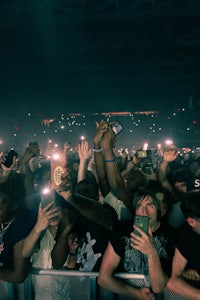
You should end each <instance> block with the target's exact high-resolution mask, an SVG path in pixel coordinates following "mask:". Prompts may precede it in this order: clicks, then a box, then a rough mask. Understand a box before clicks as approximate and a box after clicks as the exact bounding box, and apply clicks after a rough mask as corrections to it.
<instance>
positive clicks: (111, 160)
mask: <svg viewBox="0 0 200 300" xmlns="http://www.w3.org/2000/svg"><path fill="white" fill-rule="evenodd" d="M114 161H115V159H105V160H104V162H114Z"/></svg>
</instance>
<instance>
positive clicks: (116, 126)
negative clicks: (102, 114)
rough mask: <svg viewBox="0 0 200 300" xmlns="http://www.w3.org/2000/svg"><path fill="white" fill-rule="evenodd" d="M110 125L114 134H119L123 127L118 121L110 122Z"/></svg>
mask: <svg viewBox="0 0 200 300" xmlns="http://www.w3.org/2000/svg"><path fill="white" fill-rule="evenodd" d="M111 127H112V130H113V131H114V133H115V134H116V135H117V134H119V133H120V132H121V131H122V130H123V129H124V127H123V126H122V124H121V123H120V122H119V121H115V122H114V123H112V124H111Z"/></svg>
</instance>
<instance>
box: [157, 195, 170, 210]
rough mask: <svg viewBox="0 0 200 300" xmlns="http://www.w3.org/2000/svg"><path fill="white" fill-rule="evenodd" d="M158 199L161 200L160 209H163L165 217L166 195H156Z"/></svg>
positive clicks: (166, 207)
mask: <svg viewBox="0 0 200 300" xmlns="http://www.w3.org/2000/svg"><path fill="white" fill-rule="evenodd" d="M156 198H157V199H158V200H159V202H160V209H161V215H162V216H164V215H165V214H166V213H167V209H168V206H167V203H166V202H165V195H164V193H161V192H159V193H156Z"/></svg>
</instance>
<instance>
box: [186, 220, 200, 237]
mask: <svg viewBox="0 0 200 300" xmlns="http://www.w3.org/2000/svg"><path fill="white" fill-rule="evenodd" d="M188 223H189V224H190V225H191V224H192V225H191V226H192V228H193V230H194V231H195V232H196V233H197V234H199V235H200V219H198V218H195V219H193V218H192V221H190V222H188Z"/></svg>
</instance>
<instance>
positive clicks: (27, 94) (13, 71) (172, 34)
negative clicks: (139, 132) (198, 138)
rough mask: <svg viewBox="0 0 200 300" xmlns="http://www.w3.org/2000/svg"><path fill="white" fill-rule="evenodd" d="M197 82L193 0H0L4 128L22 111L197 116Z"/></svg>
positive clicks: (199, 52) (199, 66)
mask: <svg viewBox="0 0 200 300" xmlns="http://www.w3.org/2000/svg"><path fill="white" fill-rule="evenodd" d="M199 82H200V1H199V0H192V1H191V0H159V1H158V0H157V1H156V0H96V1H95V0H85V1H82V0H32V1H27V0H17V1H16V0H1V1H0V103H1V110H0V125H1V128H3V127H4V126H5V125H6V124H7V123H9V122H11V123H12V126H14V124H15V123H16V124H17V123H18V122H19V120H22V119H23V117H24V115H27V114H28V113H31V114H33V115H37V118H38V122H39V121H40V120H41V119H43V118H50V117H54V116H56V117H57V116H58V115H59V114H62V113H74V112H84V113H93V112H99V113H100V112H107V111H110V112H115V111H130V112H135V111H149V110H150V111H155V110H156V111H159V113H160V114H163V115H164V117H166V115H167V113H173V111H174V110H177V109H178V108H182V107H186V108H187V109H188V116H190V117H192V118H193V119H198V117H199V115H198V113H199V105H200V104H199V103H200V98H199ZM187 120H188V118H187V117H185V116H184V121H182V123H184V122H185V121H187ZM30 123H31V122H30ZM31 124H32V126H34V122H32V123H31ZM23 126H24V125H23ZM175 126H176V125H175Z"/></svg>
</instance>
